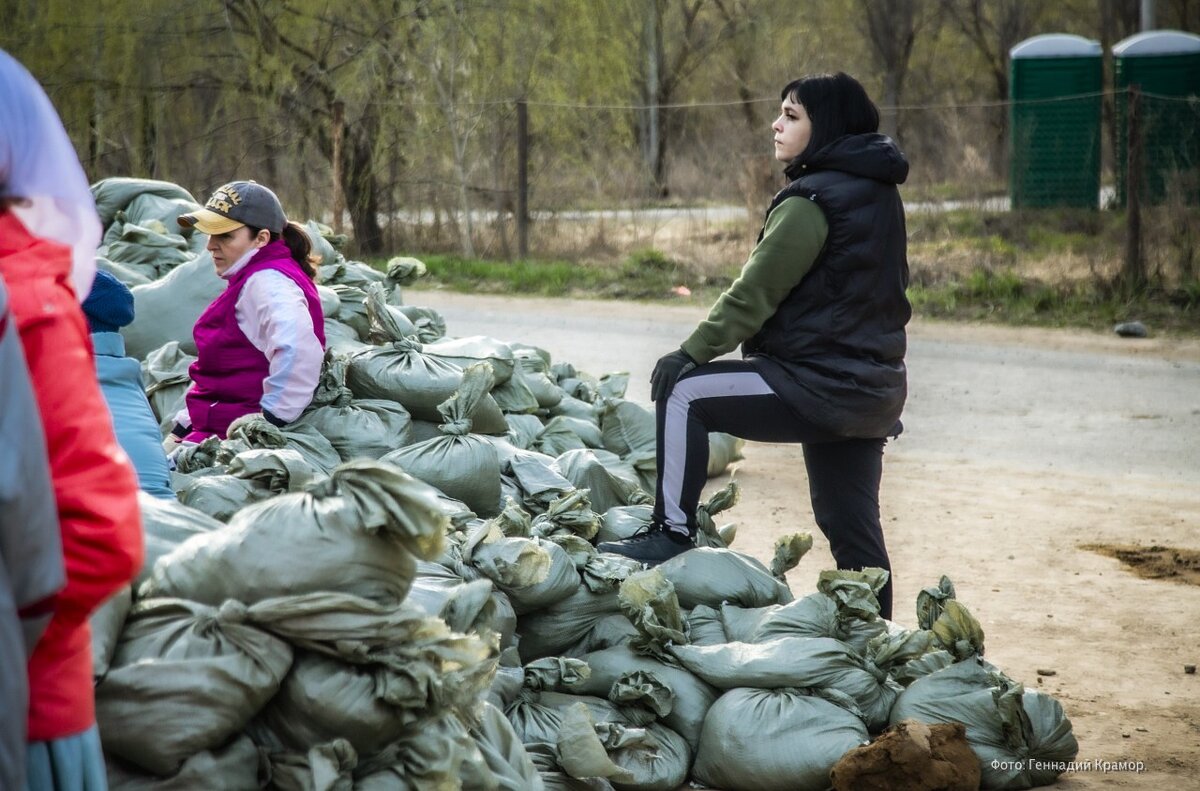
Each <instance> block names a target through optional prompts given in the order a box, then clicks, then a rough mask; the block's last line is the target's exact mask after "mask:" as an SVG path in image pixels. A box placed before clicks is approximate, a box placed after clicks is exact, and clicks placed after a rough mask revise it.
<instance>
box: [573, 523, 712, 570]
mask: <svg viewBox="0 0 1200 791" xmlns="http://www.w3.org/2000/svg"><path fill="white" fill-rule="evenodd" d="M695 548H696V542H695V540H694V539H693V538H692V537H691V536H689V535H687V534H684V533H680V532H678V531H676V530H669V529H667V528H666V527H663V526H662V525H660V524H657V523H651V524H649V525H647V526H646V527H644V528H642V529H641V530H639V531H638V532H636V533H634V534H633V535H632V536H630V537H629V538H624V539H621V540H620V541H604V542H602V543H600V544H597V545H596V549H598V550H599V551H601V552H611V553H613V554H614V555H624V556H625V557H627V558H632V559H633V560H638V561H641V562H642V563H645V564H646V565H647V566H657V565H658V564H659V563H662V562H663V561H666V560H670V559H671V558H673V557H675V556H676V555H682V554H683V553H684V552H687V551H688V550H689V549H695Z"/></svg>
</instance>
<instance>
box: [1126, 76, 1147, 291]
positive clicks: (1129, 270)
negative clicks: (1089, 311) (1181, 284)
mask: <svg viewBox="0 0 1200 791" xmlns="http://www.w3.org/2000/svg"><path fill="white" fill-rule="evenodd" d="M1141 104H1142V96H1141V91H1140V90H1138V86H1136V85H1130V86H1129V101H1128V106H1129V113H1128V118H1127V119H1126V123H1127V124H1128V127H1127V129H1128V131H1127V139H1128V141H1129V142H1128V146H1127V148H1128V150H1127V151H1126V160H1125V267H1124V270H1123V271H1122V272H1121V279H1122V281H1124V283H1123V285H1124V286H1125V287H1126V288H1129V289H1131V290H1137V289H1140V288H1142V287H1143V286H1144V285H1145V284H1146V268H1145V265H1144V262H1143V261H1142V204H1141V192H1142V119H1141V114H1142V112H1141V110H1142V108H1141Z"/></svg>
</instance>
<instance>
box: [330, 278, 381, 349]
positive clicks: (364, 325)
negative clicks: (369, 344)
mask: <svg viewBox="0 0 1200 791" xmlns="http://www.w3.org/2000/svg"><path fill="white" fill-rule="evenodd" d="M328 288H329V290H331V291H332V292H333V293H334V294H335V295H336V296H337V298H338V308H337V312H336V313H334V314H333V316H331V317H330V318H332V319H333V320H334V321H336V322H338V323H339V324H343V325H345V326H347V327H350V328H351V329H353V330H354V337H355V338H357V339H358V340H359V341H360V342H365V341H367V340H368V339H369V338H370V336H371V320H370V318H369V317H368V316H367V292H365V291H363V290H362V289H361V288H356V287H355V286H347V285H343V284H341V283H331V284H328Z"/></svg>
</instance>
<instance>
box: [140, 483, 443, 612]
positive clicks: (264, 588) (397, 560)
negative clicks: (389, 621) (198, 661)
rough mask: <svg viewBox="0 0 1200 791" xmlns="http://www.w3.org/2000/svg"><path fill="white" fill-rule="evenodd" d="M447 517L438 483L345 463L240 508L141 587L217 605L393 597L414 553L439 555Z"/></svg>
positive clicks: (403, 587)
mask: <svg viewBox="0 0 1200 791" xmlns="http://www.w3.org/2000/svg"><path fill="white" fill-rule="evenodd" d="M446 524H447V517H446V516H445V515H444V514H443V513H442V509H441V505H440V503H439V501H438V499H437V497H436V495H435V494H434V492H433V491H432V490H431V489H430V488H429V487H428V486H427V485H425V484H423V483H421V482H420V481H418V480H416V479H415V478H413V477H412V476H410V475H407V474H405V473H404V472H402V471H400V470H398V469H396V468H395V467H393V466H391V465H386V464H381V463H378V462H368V461H355V462H347V463H346V464H343V465H342V466H341V467H338V468H337V469H336V470H334V471H333V475H332V476H331V477H330V478H329V479H328V480H327V481H324V482H322V483H320V484H318V485H317V486H316V487H314V488H313V489H312V490H310V491H308V492H303V493H299V492H298V493H293V494H281V495H277V496H276V497H274V498H272V499H270V500H267V501H266V502H262V503H256V504H255V505H251V506H248V507H247V508H243V509H242V510H241V511H239V512H238V513H237V514H235V515H234V517H233V518H232V519H231V520H230V521H229V524H228V525H226V526H225V527H223V528H221V529H220V530H217V531H214V532H212V533H209V534H207V535H203V536H196V537H195V538H192V539H189V540H188V541H186V542H184V543H183V544H182V545H180V546H179V547H178V548H177V549H176V550H175V551H174V552H172V553H171V554H169V555H167V556H165V557H163V558H160V559H159V561H158V562H157V563H156V564H155V566H154V572H153V574H152V575H151V577H150V579H149V580H147V582H146V583H145V584H144V585H143V586H142V591H141V592H142V594H143V595H148V594H152V595H173V596H180V597H184V598H189V599H193V600H195V601H204V602H210V603H215V604H219V603H220V602H223V601H224V600H225V599H238V600H239V601H245V602H251V603H253V602H256V601H260V600H262V599H266V598H270V597H273V596H289V595H296V594H300V593H310V592H313V591H341V592H344V593H352V594H355V595H357V596H363V597H365V598H368V599H375V600H377V601H382V602H396V601H400V600H401V599H403V598H404V594H405V593H406V592H407V591H408V586H409V584H410V583H411V580H412V575H413V573H414V571H415V560H414V555H415V556H416V557H423V558H432V557H437V555H438V554H439V553H440V551H441V547H442V541H443V539H444V534H445V529H446Z"/></svg>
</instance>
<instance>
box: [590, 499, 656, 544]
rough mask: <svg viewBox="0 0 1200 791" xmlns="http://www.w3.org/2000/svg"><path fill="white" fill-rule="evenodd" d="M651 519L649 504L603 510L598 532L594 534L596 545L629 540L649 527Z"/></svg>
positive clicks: (651, 512) (652, 514)
mask: <svg viewBox="0 0 1200 791" xmlns="http://www.w3.org/2000/svg"><path fill="white" fill-rule="evenodd" d="M653 518H654V506H653V505H650V504H649V503H646V504H642V505H620V506H612V507H610V508H608V509H607V510H605V511H604V513H603V516H602V517H601V520H600V531H599V532H598V533H596V543H597V544H599V543H601V542H604V541H620V540H622V539H625V538H629V537H630V536H632V535H633V534H634V533H636V532H637V531H639V530H641V529H642V528H644V527H646V526H647V525H649V524H650V522H651V520H652V519H653Z"/></svg>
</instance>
